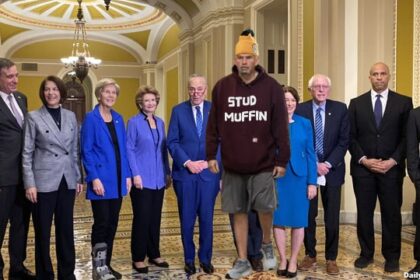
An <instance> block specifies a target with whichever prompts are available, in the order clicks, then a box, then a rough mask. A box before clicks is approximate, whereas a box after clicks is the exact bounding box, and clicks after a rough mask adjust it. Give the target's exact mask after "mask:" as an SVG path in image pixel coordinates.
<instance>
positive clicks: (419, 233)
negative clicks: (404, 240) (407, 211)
mask: <svg viewBox="0 0 420 280" xmlns="http://www.w3.org/2000/svg"><path fill="white" fill-rule="evenodd" d="M415 187H416V201H415V202H416V208H415V209H414V211H416V217H417V221H416V222H417V223H416V237H415V239H414V246H413V254H414V259H415V260H416V261H418V262H420V183H416V184H415Z"/></svg>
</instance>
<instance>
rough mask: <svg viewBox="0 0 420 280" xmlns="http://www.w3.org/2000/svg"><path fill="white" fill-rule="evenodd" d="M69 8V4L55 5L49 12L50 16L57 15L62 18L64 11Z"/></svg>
mask: <svg viewBox="0 0 420 280" xmlns="http://www.w3.org/2000/svg"><path fill="white" fill-rule="evenodd" d="M68 8H70V5H68V4H63V5H61V6H60V7H57V9H55V10H54V11H53V12H52V13H50V16H52V17H58V18H62V17H63V16H64V13H65V12H66V11H67V10H68Z"/></svg>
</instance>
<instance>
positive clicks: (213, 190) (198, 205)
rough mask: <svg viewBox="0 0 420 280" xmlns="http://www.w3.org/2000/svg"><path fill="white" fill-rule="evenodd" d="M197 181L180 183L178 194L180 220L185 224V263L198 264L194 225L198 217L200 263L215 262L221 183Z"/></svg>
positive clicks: (182, 236)
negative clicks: (216, 207)
mask: <svg viewBox="0 0 420 280" xmlns="http://www.w3.org/2000/svg"><path fill="white" fill-rule="evenodd" d="M195 178H196V179H192V180H185V181H176V180H174V190H175V193H176V196H177V200H178V211H179V219H180V221H181V238H182V246H183V247H184V261H185V262H186V263H193V262H194V260H195V244H194V240H193V237H194V225H195V221H196V219H197V216H198V224H199V229H200V238H199V242H200V248H199V250H198V258H199V259H200V262H202V263H205V264H208V263H210V262H211V258H212V253H213V213H214V203H215V202H216V196H217V194H218V192H219V182H218V181H217V180H212V181H204V180H202V179H201V178H199V177H195Z"/></svg>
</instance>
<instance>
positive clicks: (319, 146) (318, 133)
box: [315, 107, 324, 161]
mask: <svg viewBox="0 0 420 280" xmlns="http://www.w3.org/2000/svg"><path fill="white" fill-rule="evenodd" d="M321 110H322V109H321V108H320V107H318V109H316V114H315V152H316V154H317V156H318V161H320V160H322V158H323V156H324V130H323V128H322V117H321Z"/></svg>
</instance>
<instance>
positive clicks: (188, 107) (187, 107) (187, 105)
mask: <svg viewBox="0 0 420 280" xmlns="http://www.w3.org/2000/svg"><path fill="white" fill-rule="evenodd" d="M185 110H186V112H185V113H186V114H185V115H186V116H187V118H188V122H189V123H190V127H191V128H192V130H193V131H194V133H195V135H197V137H198V132H197V126H196V124H195V119H194V113H193V110H195V108H193V106H192V104H191V102H190V101H186V102H185ZM203 127H204V119H203Z"/></svg>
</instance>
